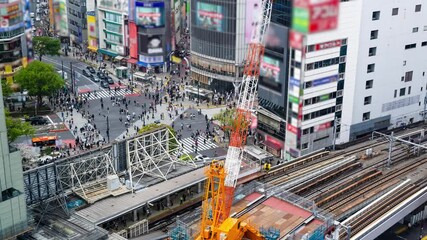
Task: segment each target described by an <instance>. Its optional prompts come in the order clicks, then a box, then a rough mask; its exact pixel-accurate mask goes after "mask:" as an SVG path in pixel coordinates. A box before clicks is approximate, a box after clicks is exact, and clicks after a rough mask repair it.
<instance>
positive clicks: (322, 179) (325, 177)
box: [291, 162, 362, 195]
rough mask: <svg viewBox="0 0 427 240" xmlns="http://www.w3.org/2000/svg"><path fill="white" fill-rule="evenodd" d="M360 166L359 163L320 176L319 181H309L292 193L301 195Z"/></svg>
mask: <svg viewBox="0 0 427 240" xmlns="http://www.w3.org/2000/svg"><path fill="white" fill-rule="evenodd" d="M361 166H362V163H360V162H358V163H353V164H350V165H349V166H346V167H344V168H341V169H338V171H334V172H333V173H332V174H331V173H325V174H322V175H320V176H319V177H320V179H318V180H316V181H314V179H312V180H310V182H311V183H309V184H307V185H304V186H303V187H302V188H300V189H298V190H297V191H294V193H295V194H297V195H301V194H302V193H304V192H306V191H308V190H310V189H311V188H313V187H315V186H319V185H321V184H323V183H324V182H326V181H327V180H329V179H331V178H335V177H338V176H340V175H341V174H343V173H345V172H349V171H351V170H353V169H356V168H359V167H361ZM291 191H292V190H291Z"/></svg>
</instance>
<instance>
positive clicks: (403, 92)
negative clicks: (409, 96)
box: [399, 88, 406, 97]
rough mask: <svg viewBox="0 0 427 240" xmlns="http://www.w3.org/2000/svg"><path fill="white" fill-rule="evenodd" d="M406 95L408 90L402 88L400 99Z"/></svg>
mask: <svg viewBox="0 0 427 240" xmlns="http://www.w3.org/2000/svg"><path fill="white" fill-rule="evenodd" d="M405 93H406V88H401V89H400V93H399V96H400V97H402V96H405Z"/></svg>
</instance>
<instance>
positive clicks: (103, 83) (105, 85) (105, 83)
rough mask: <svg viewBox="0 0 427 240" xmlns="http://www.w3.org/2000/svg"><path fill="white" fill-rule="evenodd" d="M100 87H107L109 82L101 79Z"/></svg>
mask: <svg viewBox="0 0 427 240" xmlns="http://www.w3.org/2000/svg"><path fill="white" fill-rule="evenodd" d="M101 87H103V88H109V87H110V84H108V82H106V81H101Z"/></svg>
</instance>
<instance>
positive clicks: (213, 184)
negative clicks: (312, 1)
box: [197, 0, 273, 240]
mask: <svg viewBox="0 0 427 240" xmlns="http://www.w3.org/2000/svg"><path fill="white" fill-rule="evenodd" d="M272 1H273V0H262V1H261V13H260V14H258V15H257V14H256V13H247V14H248V15H250V14H253V15H252V17H253V16H254V15H255V16H256V18H255V19H254V31H253V32H252V41H251V43H250V44H249V46H248V53H247V56H246V62H245V67H244V74H243V79H242V83H241V85H240V89H239V90H240V92H239V98H238V101H237V104H236V116H235V118H234V121H233V124H232V126H230V127H231V134H230V143H229V147H228V151H227V156H226V159H225V162H224V163H222V162H217V161H214V162H212V163H211V165H210V167H209V168H208V169H207V170H206V175H207V182H206V188H205V190H206V192H205V197H204V201H203V206H202V208H203V213H202V222H201V226H200V227H201V231H200V235H199V236H198V237H197V239H199V240H202V239H203V240H205V239H225V238H224V234H225V233H224V231H223V229H224V226H223V225H224V224H225V225H228V226H229V227H230V222H234V223H235V224H237V222H236V221H237V220H236V221H233V220H231V219H229V216H230V211H231V206H232V203H233V198H234V190H235V187H236V184H237V179H238V176H239V171H240V164H241V162H242V149H243V147H244V145H245V144H246V137H247V135H248V129H249V124H250V117H251V109H252V108H253V106H254V102H255V98H256V91H257V85H258V79H259V75H260V65H261V58H262V56H263V54H264V49H265V48H264V45H263V44H264V37H265V35H266V32H267V29H268V26H269V24H270V18H271V9H272V4H273V3H272ZM248 17H249V16H248ZM226 219H228V221H226V222H225V220H226ZM237 225H238V226H240V222H239V223H238V224H237ZM237 225H236V226H237ZM220 226H221V229H222V230H221V229H220ZM246 229H249V228H246ZM240 231H241V230H240ZM254 234H255V232H254ZM256 234H258V233H256ZM258 235H259V234H258ZM230 237H231V235H230ZM259 237H260V238H259V239H263V238H262V236H260V235H259Z"/></svg>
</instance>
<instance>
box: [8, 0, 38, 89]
mask: <svg viewBox="0 0 427 240" xmlns="http://www.w3.org/2000/svg"><path fill="white" fill-rule="evenodd" d="M0 10H1V11H0V20H1V21H0V52H1V54H0V79H2V80H7V81H8V83H9V84H11V83H12V82H13V75H14V74H15V73H16V72H17V71H18V70H19V69H21V67H22V66H24V67H25V66H26V65H27V63H28V62H29V61H31V59H32V58H33V55H34V54H33V49H32V41H31V39H32V33H31V31H32V30H31V18H30V2H29V1H28V0H26V1H10V2H9V1H0Z"/></svg>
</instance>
